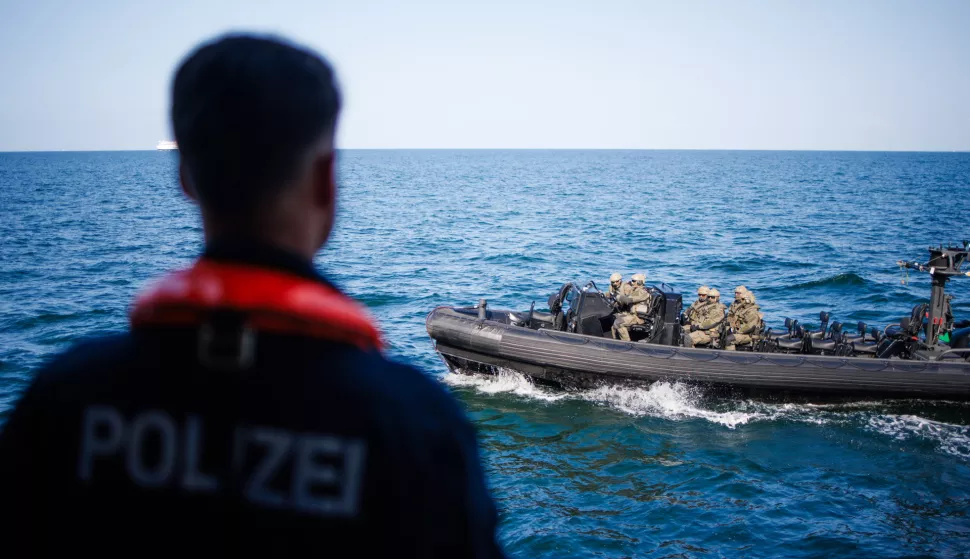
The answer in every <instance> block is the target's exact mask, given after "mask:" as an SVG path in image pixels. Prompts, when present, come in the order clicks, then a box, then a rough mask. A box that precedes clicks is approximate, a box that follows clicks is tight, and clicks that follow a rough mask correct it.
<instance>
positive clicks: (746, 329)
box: [724, 285, 764, 351]
mask: <svg viewBox="0 0 970 559" xmlns="http://www.w3.org/2000/svg"><path fill="white" fill-rule="evenodd" d="M760 311H761V310H760V309H759V308H758V304H757V302H756V300H755V297H754V294H753V293H751V292H750V291H748V288H747V287H745V286H743V285H739V286H737V287H736V288H735V289H734V303H731V308H730V309H728V315H727V321H728V325H729V326H730V327H731V328H732V329H733V330H734V333H732V334H730V335H729V336H728V337H727V340H725V342H726V343H727V345H725V347H724V349H726V350H729V351H733V350H735V349H737V346H739V345H748V344H750V343H752V342H754V341H756V340H757V339H758V335H759V333H760V332H761V325H762V320H763V318H764V315H762V314H761V312H760Z"/></svg>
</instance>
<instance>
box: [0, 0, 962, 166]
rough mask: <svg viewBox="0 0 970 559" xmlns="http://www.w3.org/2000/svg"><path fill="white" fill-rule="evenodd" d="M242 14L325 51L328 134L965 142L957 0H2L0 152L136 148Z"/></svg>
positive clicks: (611, 141)
mask: <svg viewBox="0 0 970 559" xmlns="http://www.w3.org/2000/svg"><path fill="white" fill-rule="evenodd" d="M239 29H244V30H257V31H273V32H278V33H282V34H285V35H287V36H289V37H291V38H293V39H295V40H298V41H301V42H303V43H306V44H308V45H310V46H312V47H315V48H317V49H318V50H320V51H321V52H323V53H324V54H325V55H327V56H328V57H329V58H330V60H331V61H332V62H333V63H334V65H335V66H336V68H337V71H338V74H339V76H340V79H341V82H342V84H343V87H344V92H345V95H346V98H347V103H346V111H345V113H344V117H343V119H342V122H341V128H340V136H339V142H340V146H341V147H344V148H659V149H674V148H688V149H708V148H713V149H848V150H858V149H863V150H945V151H949V150H970V0H923V1H918V0H912V1H905V2H904V1H896V0H873V1H869V0H860V1H853V0H837V1H823V0H804V1H797V2H796V1H781V0H764V1H727V0H725V1H709V2H707V1H696V2H692V1H686V0H685V1H679V0H678V1H675V0H668V1H663V2H659V1H658V2H654V1H647V0H640V1H629V2H614V1H608V0H604V1H601V2H593V1H589V0H584V1H581V2H572V1H568V0H554V1H541V2H540V1H528V0H516V1H505V0H483V1H480V2H461V1H458V0H453V1H452V0H444V1H440V2H438V1H426V0H408V1H393V2H391V1H387V2H380V1H368V0H347V1H345V2H340V3H334V2H322V1H306V2H285V1H277V0H257V1H250V0H232V1H228V0H227V1H218V2H205V1H191V2H190V1H181V0H155V1H144V2H142V1H137V2H135V1H126V2H122V1H110V0H104V1H101V0H87V1H84V0H79V1H46V0H33V1H24V0H0V151H7V150H59V149H153V148H154V145H155V143H156V142H157V141H158V140H160V139H167V138H169V137H170V136H171V134H170V129H169V125H168V122H167V120H166V111H167V103H168V86H169V80H170V79H171V74H172V71H173V70H174V68H175V66H176V64H177V62H178V61H179V59H180V58H181V57H182V56H183V55H184V54H185V53H186V52H188V51H189V49H190V48H192V47H193V46H194V45H195V44H196V43H198V42H199V41H201V40H203V39H207V38H210V37H212V36H213V35H215V34H217V33H221V32H224V31H227V30H239Z"/></svg>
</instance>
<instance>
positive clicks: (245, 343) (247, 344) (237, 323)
mask: <svg viewBox="0 0 970 559" xmlns="http://www.w3.org/2000/svg"><path fill="white" fill-rule="evenodd" d="M198 341H199V343H198V357H199V363H201V364H202V365H203V366H206V367H212V368H214V369H232V370H240V369H248V368H249V367H251V366H252V364H253V362H254V361H255V359H256V331H255V330H253V329H252V328H251V327H250V326H249V323H248V321H247V320H246V316H245V315H244V314H242V313H239V312H234V311H216V312H212V313H210V314H209V316H208V318H207V320H206V321H205V322H203V323H202V324H201V325H199V338H198Z"/></svg>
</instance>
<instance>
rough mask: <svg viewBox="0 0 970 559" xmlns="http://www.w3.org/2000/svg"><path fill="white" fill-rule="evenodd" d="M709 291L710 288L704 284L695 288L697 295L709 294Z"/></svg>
mask: <svg viewBox="0 0 970 559" xmlns="http://www.w3.org/2000/svg"><path fill="white" fill-rule="evenodd" d="M710 293H711V288H709V287H707V286H706V285H702V286H700V287H698V288H697V294H698V295H709V294H710Z"/></svg>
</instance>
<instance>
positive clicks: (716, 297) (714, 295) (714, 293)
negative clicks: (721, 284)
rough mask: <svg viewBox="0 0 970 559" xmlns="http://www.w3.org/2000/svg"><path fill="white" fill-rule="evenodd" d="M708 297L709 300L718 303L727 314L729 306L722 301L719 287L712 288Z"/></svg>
mask: <svg viewBox="0 0 970 559" xmlns="http://www.w3.org/2000/svg"><path fill="white" fill-rule="evenodd" d="M707 298H708V300H710V301H712V302H713V303H714V304H715V305H717V308H719V309H720V310H721V314H723V315H726V314H727V307H726V306H725V305H724V303H722V302H721V292H720V291H718V290H717V289H714V288H711V290H710V291H709V292H708V294H707Z"/></svg>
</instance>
